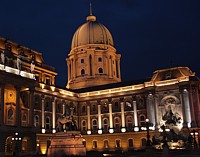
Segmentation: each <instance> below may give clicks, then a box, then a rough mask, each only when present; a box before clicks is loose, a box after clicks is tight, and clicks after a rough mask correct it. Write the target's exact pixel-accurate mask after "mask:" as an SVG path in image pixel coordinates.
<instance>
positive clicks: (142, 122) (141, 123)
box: [140, 115, 146, 127]
mask: <svg viewBox="0 0 200 157" xmlns="http://www.w3.org/2000/svg"><path fill="white" fill-rule="evenodd" d="M140 126H143V127H145V126H146V123H145V116H144V115H140Z"/></svg>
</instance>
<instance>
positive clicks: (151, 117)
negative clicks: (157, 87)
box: [147, 93, 156, 127]
mask: <svg viewBox="0 0 200 157" xmlns="http://www.w3.org/2000/svg"><path fill="white" fill-rule="evenodd" d="M147 102H148V117H149V121H150V123H152V124H153V127H155V125H156V118H155V107H154V98H153V94H151V93H150V94H149V95H148V97H147Z"/></svg>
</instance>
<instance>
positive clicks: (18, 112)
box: [15, 87, 21, 127]
mask: <svg viewBox="0 0 200 157" xmlns="http://www.w3.org/2000/svg"><path fill="white" fill-rule="evenodd" d="M15 89H16V120H17V123H15V124H16V125H17V126H18V127H20V126H21V106H20V87H15Z"/></svg>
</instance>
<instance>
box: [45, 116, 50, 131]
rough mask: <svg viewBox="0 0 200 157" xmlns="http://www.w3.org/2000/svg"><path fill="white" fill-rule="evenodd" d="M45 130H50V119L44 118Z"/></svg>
mask: <svg viewBox="0 0 200 157" xmlns="http://www.w3.org/2000/svg"><path fill="white" fill-rule="evenodd" d="M45 129H47V130H49V129H50V117H46V118H45Z"/></svg>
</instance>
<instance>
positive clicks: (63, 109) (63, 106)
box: [62, 102, 66, 114]
mask: <svg viewBox="0 0 200 157" xmlns="http://www.w3.org/2000/svg"><path fill="white" fill-rule="evenodd" d="M65 110H66V108H65V102H63V105H62V114H65Z"/></svg>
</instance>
